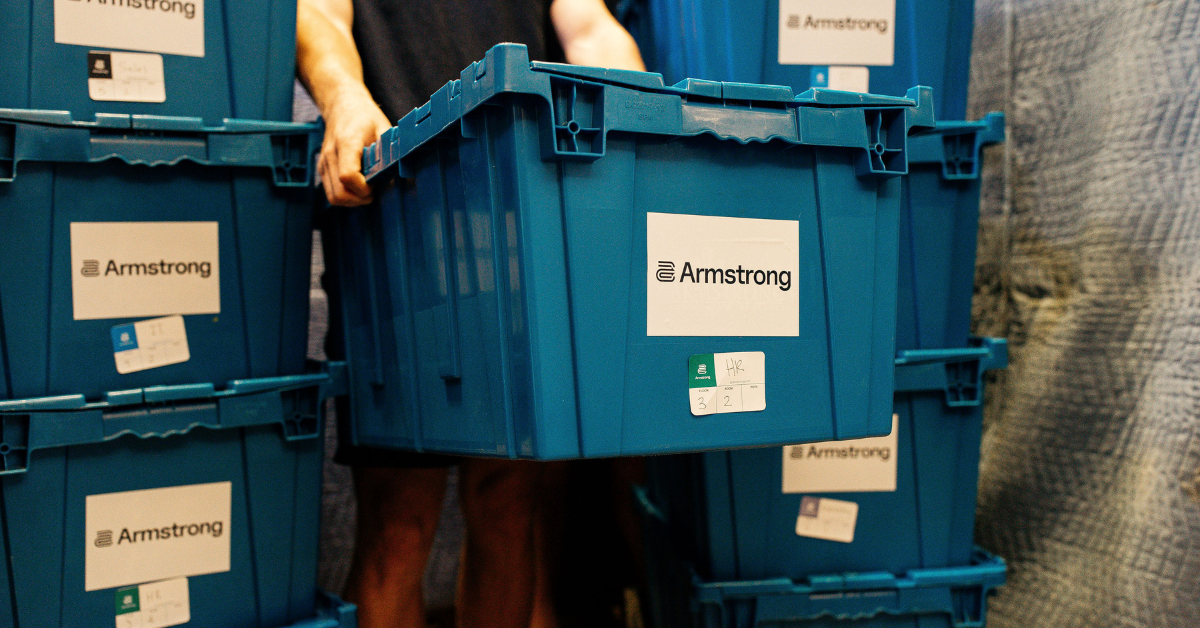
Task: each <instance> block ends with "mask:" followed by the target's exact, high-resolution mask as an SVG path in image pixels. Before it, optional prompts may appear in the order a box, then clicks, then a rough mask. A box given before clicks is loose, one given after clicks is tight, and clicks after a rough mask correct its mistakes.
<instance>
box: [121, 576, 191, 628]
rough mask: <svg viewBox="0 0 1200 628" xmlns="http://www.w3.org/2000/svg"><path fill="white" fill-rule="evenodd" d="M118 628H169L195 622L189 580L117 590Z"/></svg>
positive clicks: (166, 581)
mask: <svg viewBox="0 0 1200 628" xmlns="http://www.w3.org/2000/svg"><path fill="white" fill-rule="evenodd" d="M116 606H117V628H165V627H166V626H178V625H179V624H186V623H188V622H189V621H191V620H192V608H191V604H190V600H189V596H188V581H187V578H174V579H171V580H163V581H161V582H151V583H148V584H142V585H138V586H136V587H124V588H120V589H117V597H116Z"/></svg>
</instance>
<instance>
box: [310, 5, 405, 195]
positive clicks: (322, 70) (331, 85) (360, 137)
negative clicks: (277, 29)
mask: <svg viewBox="0 0 1200 628" xmlns="http://www.w3.org/2000/svg"><path fill="white" fill-rule="evenodd" d="M353 21H354V6H353V4H351V0H299V1H298V4H297V6H296V74H297V76H298V77H299V78H300V82H301V83H303V84H304V86H305V87H306V88H308V93H309V94H312V97H313V100H314V101H315V102H316V103H317V108H318V109H320V110H321V116H322V117H323V118H324V119H325V139H324V141H323V142H322V144H321V153H320V156H319V158H318V160H317V174H318V175H319V176H320V177H321V184H322V185H323V186H324V188H325V196H326V197H327V198H328V199H329V202H330V203H331V204H333V205H345V206H354V205H363V204H366V203H369V202H371V198H372V192H371V187H370V186H369V185H368V184H367V180H366V177H364V176H363V174H362V149H363V147H365V146H367V145H368V144H370V143H372V142H374V141H375V140H376V139H378V138H379V135H380V134H382V133H383V132H384V131H386V130H387V129H388V128H389V127H391V123H390V122H389V121H388V119H387V116H385V115H384V114H383V111H381V110H380V109H379V105H377V104H376V103H375V99H374V98H372V97H371V93H370V92H369V91H367V87H366V85H364V84H363V70H362V59H361V58H360V57H359V55H358V49H357V48H356V47H355V44H354V35H353V32H352V31H351V29H350V27H351V25H352V24H353Z"/></svg>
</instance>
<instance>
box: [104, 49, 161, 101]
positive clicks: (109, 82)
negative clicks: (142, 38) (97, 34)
mask: <svg viewBox="0 0 1200 628" xmlns="http://www.w3.org/2000/svg"><path fill="white" fill-rule="evenodd" d="M88 96H89V97H90V98H91V99H92V100H117V101H122V102H164V101H166V99H167V87H166V83H165V82H164V81H163V62H162V55H156V54H147V53H143V52H104V51H95V50H93V51H92V52H89V53H88Z"/></svg>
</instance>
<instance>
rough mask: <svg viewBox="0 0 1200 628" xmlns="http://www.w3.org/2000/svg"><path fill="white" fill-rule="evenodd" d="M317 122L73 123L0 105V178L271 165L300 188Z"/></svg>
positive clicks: (115, 117) (65, 116)
mask: <svg viewBox="0 0 1200 628" xmlns="http://www.w3.org/2000/svg"><path fill="white" fill-rule="evenodd" d="M321 134H322V126H321V124H319V123H304V124H299V123H292V122H266V121H260V120H224V121H223V122H222V124H221V125H220V126H205V125H204V121H203V120H201V119H200V118H188V117H171V116H149V115H129V114H103V113H102V114H96V119H95V120H92V121H79V120H74V119H73V118H72V117H71V114H70V113H69V112H66V111H47V110H39V109H0V183H9V182H12V181H13V180H14V179H15V177H16V175H17V171H18V169H19V168H18V167H17V165H18V164H19V163H20V162H22V161H41V162H56V163H94V162H101V161H106V160H109V159H116V160H119V161H123V162H125V163H127V164H130V165H146V166H172V165H175V164H178V163H180V162H183V161H190V162H193V163H197V164H200V165H204V166H224V167H254V168H271V169H272V171H273V174H274V182H275V184H276V185H278V186H280V187H305V186H308V185H309V184H310V182H311V173H312V172H314V168H313V163H314V154H315V153H316V150H317V148H318V147H319V146H320V143H321Z"/></svg>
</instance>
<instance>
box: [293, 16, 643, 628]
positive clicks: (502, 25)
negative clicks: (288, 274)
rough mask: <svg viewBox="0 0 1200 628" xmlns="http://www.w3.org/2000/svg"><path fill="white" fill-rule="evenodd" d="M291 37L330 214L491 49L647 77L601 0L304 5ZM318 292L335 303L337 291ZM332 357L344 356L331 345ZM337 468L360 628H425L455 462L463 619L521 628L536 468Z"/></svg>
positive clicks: (372, 456)
mask: <svg viewBox="0 0 1200 628" xmlns="http://www.w3.org/2000/svg"><path fill="white" fill-rule="evenodd" d="M551 33H552V34H551ZM296 36H297V48H296V61H297V74H298V76H299V78H300V80H301V82H302V83H303V84H304V85H305V87H306V88H307V89H308V91H309V93H310V94H312V96H313V99H314V101H315V102H316V103H317V106H318V108H319V109H320V111H321V114H322V116H323V117H324V119H325V129H326V130H325V138H324V143H323V145H322V148H321V153H320V156H319V159H318V174H319V176H320V180H321V184H322V186H323V187H324V190H325V194H326V197H327V199H328V201H329V203H330V204H332V205H339V206H359V205H365V204H367V203H370V202H371V201H372V200H373V192H372V190H371V188H370V186H369V185H368V184H367V181H366V179H365V178H364V176H363V174H362V172H361V153H362V149H363V148H364V147H365V146H367V145H369V144H371V143H372V142H374V141H375V140H376V139H377V138H378V137H379V135H380V134H381V133H383V132H384V131H386V130H387V129H388V128H389V127H390V126H391V124H392V122H391V121H394V120H398V119H399V118H400V117H401V116H402V115H403V114H404V113H406V112H407V111H409V110H410V109H412V108H413V107H415V106H417V105H420V104H422V103H424V102H425V101H426V99H427V98H428V97H429V95H430V94H432V93H433V92H434V91H436V90H437V89H438V88H440V87H441V86H442V85H443V84H445V82H446V81H448V80H450V79H453V78H456V77H457V76H458V75H459V71H460V70H461V69H462V68H463V67H466V66H468V65H470V63H471V62H472V61H474V60H476V59H478V58H481V57H483V56H484V53H485V52H486V51H487V50H488V48H490V47H491V46H492V45H494V44H497V43H501V42H509V41H511V42H518V43H524V44H526V45H527V46H528V47H529V51H530V56H531V58H534V59H545V60H557V59H556V57H562V58H565V59H566V61H567V62H569V63H575V64H581V65H592V66H600V67H609V68H617V69H626V70H644V69H645V68H644V65H643V63H642V59H641V56H640V54H639V52H638V49H637V45H636V44H635V43H634V41H633V38H632V37H630V36H629V34H628V33H627V32H626V31H625V29H624V28H623V27H622V26H621V25H620V24H619V23H618V22H617V21H616V20H615V19H614V18H613V17H612V15H611V13H609V11H608V9H607V7H606V6H605V4H604V2H603V0H461V1H457V0H441V1H437V2H421V3H416V2H404V1H403V0H299V6H298V9H297V32H296ZM559 46H561V50H559ZM326 287H327V290H328V291H329V292H330V298H331V300H332V299H335V298H336V295H337V287H336V286H332V285H327V286H326ZM337 311H338V308H336V307H331V308H330V312H331V315H332V316H333V318H334V320H331V326H330V335H329V337H330V338H334V339H337V338H339V337H340V336H339V334H338V333H336V332H335V331H334V330H335V326H337V325H338V324H339V321H337V320H336V312H337ZM329 353H330V357H331V358H337V357H341V356H342V355H343V354H342V352H341V349H340V347H336V346H330V347H329ZM341 408H342V407H341V406H340V407H339V416H340V417H343V422H344V421H345V419H344V417H346V416H348V413H346V412H345V411H344V410H342V409H341ZM337 460H338V461H339V462H342V463H344V464H349V465H350V466H352V467H353V468H354V478H355V489H356V491H357V495H358V504H359V506H358V532H357V535H356V539H355V555H354V558H353V562H352V564H351V571H350V574H349V577H348V581H347V584H346V591H345V594H346V597H347V598H348V599H350V600H351V601H353V602H355V603H357V604H358V605H359V621H360V625H361V626H362V627H363V628H380V627H388V628H401V627H403V628H415V627H423V626H424V625H425V616H424V614H425V613H424V604H423V600H422V596H421V587H422V579H423V575H424V572H425V562H426V560H427V558H428V555H429V552H430V549H431V546H432V543H433V536H434V532H435V530H436V527H437V521H438V516H439V511H440V508H441V504H442V499H443V495H444V491H445V482H446V473H447V468H448V467H449V466H451V465H454V464H457V465H459V467H460V478H461V479H460V493H461V496H462V510H463V516H464V520H465V523H466V528H467V537H466V543H465V547H464V552H463V559H462V564H461V568H460V569H461V573H460V579H459V590H458V604H457V617H458V623H459V625H460V626H463V627H464V628H475V627H483V626H487V627H494V628H526V627H527V626H529V625H530V620H531V616H532V615H533V610H534V589H535V586H534V581H535V575H534V574H535V567H534V562H535V560H534V555H535V551H534V546H535V541H534V534H533V529H534V512H535V509H536V505H537V501H538V499H537V493H538V486H539V476H540V474H541V470H542V466H541V465H539V464H537V463H533V462H523V461H511V460H493V459H483V458H458V457H453V456H439V455H431V454H417V453H411V452H397V451H394V450H380V449H373V448H363V447H348V446H341V447H340V448H339V451H338V455H337ZM538 616H539V617H544V616H546V615H545V614H544V613H538Z"/></svg>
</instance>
